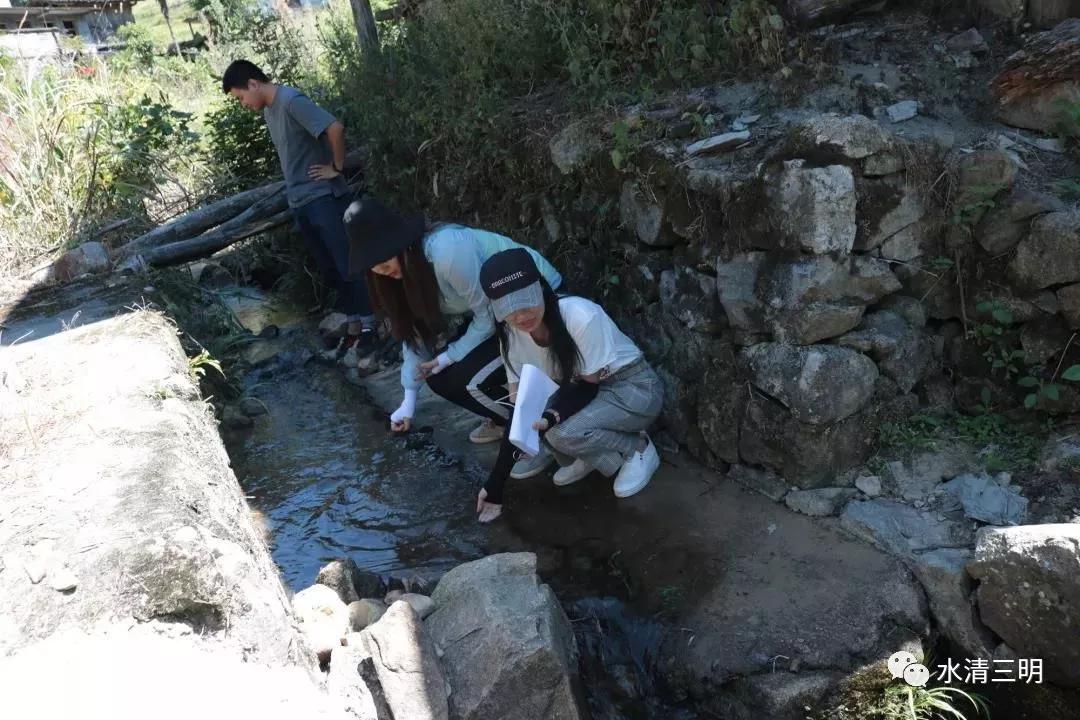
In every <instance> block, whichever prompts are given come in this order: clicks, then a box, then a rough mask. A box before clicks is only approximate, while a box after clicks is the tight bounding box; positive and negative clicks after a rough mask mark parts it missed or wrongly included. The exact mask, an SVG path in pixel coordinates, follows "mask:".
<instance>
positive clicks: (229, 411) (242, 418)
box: [221, 405, 255, 430]
mask: <svg viewBox="0 0 1080 720" xmlns="http://www.w3.org/2000/svg"><path fill="white" fill-rule="evenodd" d="M221 424H222V426H223V427H225V428H227V429H229V430H243V429H246V428H250V427H252V426H253V425H254V424H255V423H254V422H253V421H252V420H251V418H250V417H248V416H247V415H245V414H244V413H243V412H242V411H241V410H240V408H238V407H236V406H235V405H226V406H225V409H224V410H222V411H221Z"/></svg>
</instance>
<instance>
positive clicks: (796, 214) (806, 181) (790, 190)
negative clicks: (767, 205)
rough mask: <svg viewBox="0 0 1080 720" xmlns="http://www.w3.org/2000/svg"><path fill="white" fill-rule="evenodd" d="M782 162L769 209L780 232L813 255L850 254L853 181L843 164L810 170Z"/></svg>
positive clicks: (853, 227)
mask: <svg viewBox="0 0 1080 720" xmlns="http://www.w3.org/2000/svg"><path fill="white" fill-rule="evenodd" d="M805 165H806V163H805V161H803V160H790V161H787V162H785V163H784V168H783V172H782V173H781V175H780V178H779V181H778V188H777V190H778V191H777V192H776V193H775V194H774V196H773V203H772V209H773V212H774V213H775V215H776V217H777V219H778V221H779V225H780V228H781V231H782V232H783V233H784V234H785V236H787V237H788V238H789V239H790V240H791V241H792V242H794V243H795V244H796V245H797V246H799V247H802V248H803V249H805V250H807V251H809V252H812V253H815V254H819V255H821V254H825V253H831V252H841V253H847V252H851V249H852V246H853V245H854V243H855V231H856V222H855V219H856V215H855V203H856V195H855V179H854V177H853V176H852V174H851V170H850V168H848V167H846V166H844V165H830V166H827V167H816V168H810V167H806V166H805Z"/></svg>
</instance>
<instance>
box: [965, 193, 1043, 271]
mask: <svg viewBox="0 0 1080 720" xmlns="http://www.w3.org/2000/svg"><path fill="white" fill-rule="evenodd" d="M1063 209H1064V205H1063V204H1062V202H1061V201H1060V200H1058V199H1057V198H1054V197H1052V196H1050V195H1044V194H1042V193H1037V192H1034V191H1032V190H1028V189H1026V188H1015V189H1014V190H1013V191H1012V193H1011V194H1010V195H1009V197H1008V198H1006V199H1005V200H1002V201H1000V202H998V203H997V204H995V206H994V207H992V208H991V209H990V210H988V211H987V213H986V217H984V218H983V219H982V221H981V222H980V223H979V225H978V226H977V227H976V228H975V239H976V240H977V241H978V243H979V245H981V246H982V248H983V250H986V252H988V253H991V254H992V255H1000V254H1001V253H1004V252H1007V251H1008V250H1011V249H1012V248H1013V247H1015V246H1016V244H1017V243H1018V242H1020V241H1021V240H1022V239H1023V238H1024V236H1025V235H1027V233H1028V229H1029V228H1030V227H1031V219H1032V218H1034V217H1036V216H1038V215H1044V214H1046V213H1048V212H1054V211H1056V210H1063Z"/></svg>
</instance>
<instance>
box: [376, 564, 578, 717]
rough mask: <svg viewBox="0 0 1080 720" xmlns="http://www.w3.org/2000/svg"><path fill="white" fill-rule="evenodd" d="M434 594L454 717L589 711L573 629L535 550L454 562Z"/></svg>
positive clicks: (434, 630) (431, 621)
mask: <svg viewBox="0 0 1080 720" xmlns="http://www.w3.org/2000/svg"><path fill="white" fill-rule="evenodd" d="M432 599H433V600H434V601H435V606H436V611H435V613H434V614H433V615H432V616H431V617H429V618H428V620H427V622H426V623H425V627H426V628H427V630H428V632H430V633H431V637H432V638H433V639H434V641H435V643H436V644H437V645H438V646H439V647H441V648H442V649H443V652H444V654H443V660H444V666H445V668H446V670H447V679H448V680H449V681H450V687H451V688H452V690H453V692H452V694H451V695H450V703H451V715H452V716H453V717H454V718H455V719H457V718H460V719H461V720H487V719H488V718H507V720H515V719H516V720H533V719H536V720H555V719H556V718H559V719H560V720H561V719H563V718H565V719H566V720H574V719H575V718H584V717H588V714H587V712H586V711H585V709H584V708H583V707H581V706H579V705H578V699H577V696H576V695H575V692H574V688H573V685H574V682H575V676H576V674H577V650H576V644H575V640H574V633H573V631H572V630H571V627H570V622H569V621H568V620H567V618H566V614H565V613H564V612H563V610H562V607H561V606H560V605H559V602H558V600H557V599H556V598H555V595H554V593H552V592H551V589H550V588H549V587H548V586H547V585H542V584H541V583H540V581H539V579H538V578H537V577H536V556H535V555H533V554H532V553H516V554H504V555H492V556H490V557H487V558H484V559H482V560H478V561H476V562H471V563H467V564H465V565H461V566H459V567H456V568H454V569H453V570H451V571H450V572H448V573H447V574H446V575H444V576H443V578H442V580H440V581H439V584H438V586H437V587H436V588H435V592H434V594H433V595H432ZM380 624H381V623H380ZM376 627H378V626H376Z"/></svg>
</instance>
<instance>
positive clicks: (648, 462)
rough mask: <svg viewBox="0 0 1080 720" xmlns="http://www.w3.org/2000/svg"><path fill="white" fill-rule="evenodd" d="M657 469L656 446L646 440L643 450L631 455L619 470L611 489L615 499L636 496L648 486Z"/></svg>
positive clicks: (658, 464)
mask: <svg viewBox="0 0 1080 720" xmlns="http://www.w3.org/2000/svg"><path fill="white" fill-rule="evenodd" d="M659 467H660V456H659V455H658V454H657V453H656V446H655V445H653V444H652V440H648V445H646V446H645V449H644V450H642V451H640V452H636V453H634V454H633V455H631V456H630V458H629V459H628V460H627V461H626V462H624V463H623V466H622V467H621V468H619V474H618V475H616V476H615V485H614V488H613V489H614V490H615V497H620V498H628V497H630V496H631V495H637V494H638V493H639V492H641V491H642V490H644V489H645V486H646V485H648V484H649V481H650V480H652V476H653V474H654V473H655V472H656V470H657V469H658V468H659Z"/></svg>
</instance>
